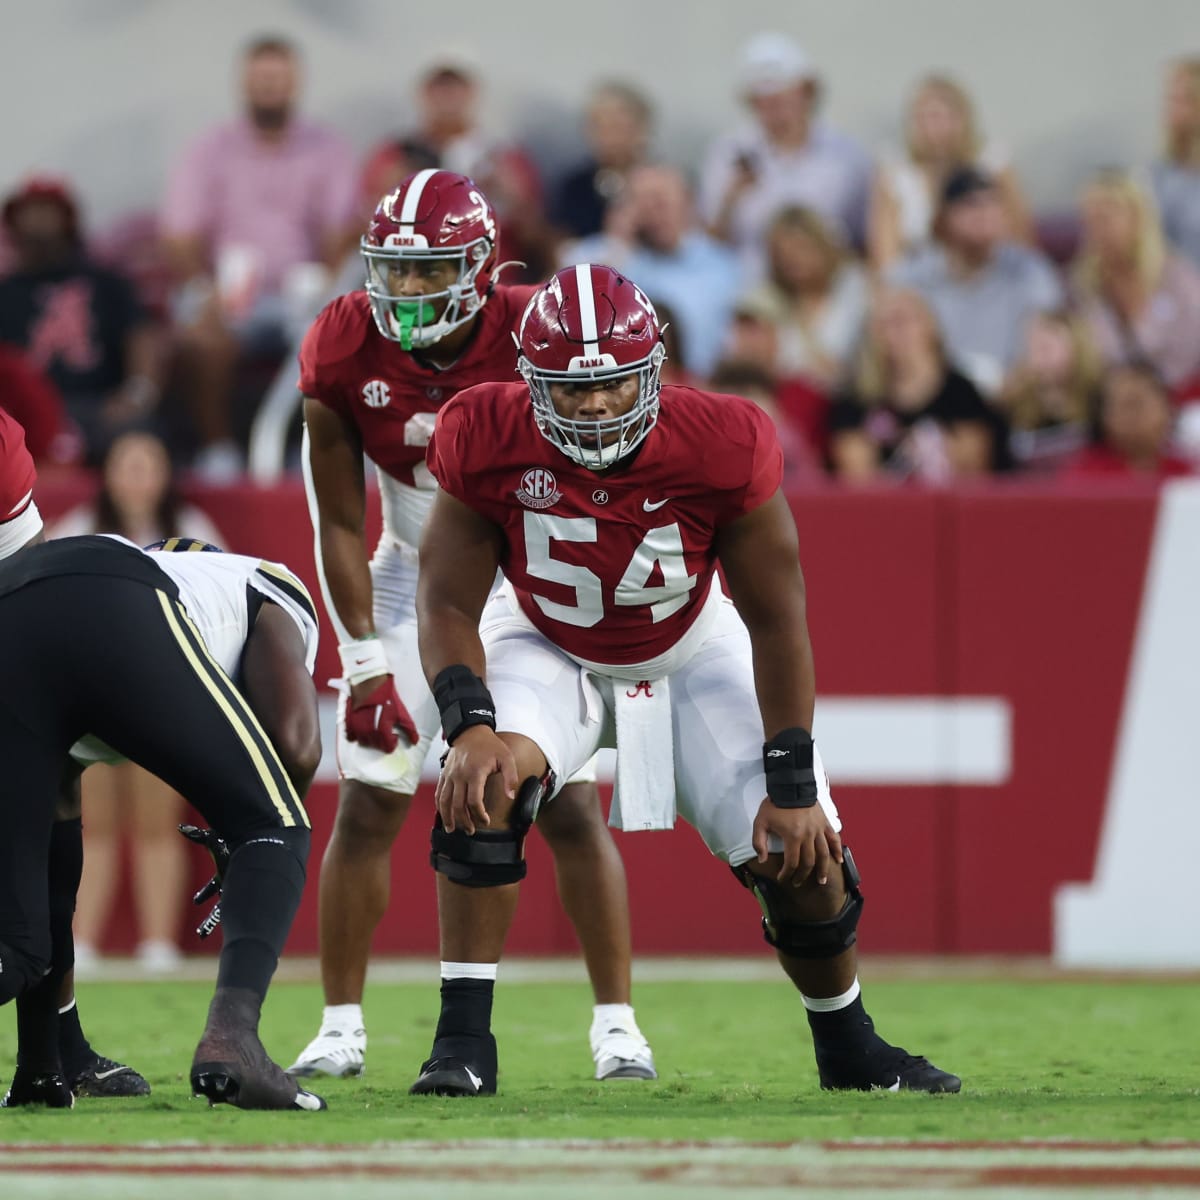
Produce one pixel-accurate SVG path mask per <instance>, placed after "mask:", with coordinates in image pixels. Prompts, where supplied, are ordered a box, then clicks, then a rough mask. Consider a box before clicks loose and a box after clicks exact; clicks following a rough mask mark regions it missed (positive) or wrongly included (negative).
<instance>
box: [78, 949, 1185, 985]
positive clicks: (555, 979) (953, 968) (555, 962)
mask: <svg viewBox="0 0 1200 1200" xmlns="http://www.w3.org/2000/svg"><path fill="white" fill-rule="evenodd" d="M862 964H863V965H862V970H863V974H864V975H866V976H868V977H869V978H870V979H871V980H872V982H874V983H880V982H885V981H889V980H913V979H919V980H933V981H940V982H945V981H947V980H959V979H975V980H985V981H986V980H1004V981H1009V982H1012V981H1014V980H1020V981H1022V982H1027V983H1045V982H1052V983H1064V982H1067V983H1069V982H1072V981H1079V982H1087V983H1104V982H1128V981H1130V980H1145V981H1152V982H1162V983H1165V984H1170V985H1173V986H1175V985H1177V986H1181V987H1194V986H1196V985H1197V984H1200V973H1197V972H1196V971H1195V970H1176V971H1171V970H1158V969H1155V970H1149V971H1147V970H1106V971H1095V970H1091V969H1083V970H1080V969H1067V968H1063V967H1060V966H1058V965H1056V964H1055V963H1054V962H1053V961H1052V960H1051V959H1049V958H1046V957H1037V956H1028V957H1022V956H1015V955H1013V956H1008V955H1001V956H995V955H959V956H956V957H953V958H946V957H938V956H936V955H934V956H921V955H898V956H889V955H874V954H868V955H864V956H863V958H862ZM216 971H217V957H216V955H215V954H202V955H194V956H190V957H187V958H185V959H184V960H183V962H182V963H180V964H179V966H178V967H176V968H175V969H174V970H172V972H171V982H193V983H211V982H212V981H213V980H214V979H215V978H216ZM633 971H634V976H635V977H636V979H637V981H638V983H639V984H642V983H778V982H781V981H782V978H783V976H782V975H781V973H780V970H779V966H778V964H777V963H776V962H775V960H774V958H772V957H771V955H770V954H768V953H767V952H766V950H765V948H764V950H763V953H761V954H753V953H752V954H746V955H725V956H721V955H694V956H684V957H678V958H670V957H639V958H636V959H635V960H634V964H633ZM147 978H148V976H147V974H146V969H145V967H143V966H142V965H141V963H140V962H139V961H138V960H137V959H136V958H116V957H114V958H102V959H100V961H99V962H97V963H95V964H93V965H91V966H89V968H88V972H87V980H88V982H102V983H141V982H145V981H146V980H147ZM155 978H156V979H160V978H161V976H155ZM319 978H320V967H319V963H318V960H317V959H316V958H315V957H312V956H306V955H286V956H285V957H283V958H281V959H280V960H279V969H278V971H276V973H275V979H276V980H277V981H278V982H280V983H312V982H314V981H316V980H318V979H319ZM500 979H501V980H502V981H503V982H504V983H506V984H522V983H578V984H580V985H583V984H586V983H587V981H588V978H587V970H586V968H585V967H584V964H583V962H582V960H581V959H580V958H578V957H575V958H556V957H546V958H543V957H540V956H539V957H536V958H521V957H513V958H505V960H504V962H503V964H502V965H501V967H500ZM437 981H438V963H437V959H436V956H435V955H433V954H430V955H427V956H424V957H407V956H406V957H391V958H384V957H379V958H372V960H371V983H372V984H373V985H375V984H377V985H379V986H381V987H382V986H385V985H397V984H409V983H419V984H430V985H432V986H436V984H437Z"/></svg>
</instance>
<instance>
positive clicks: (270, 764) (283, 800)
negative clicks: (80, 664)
mask: <svg viewBox="0 0 1200 1200" xmlns="http://www.w3.org/2000/svg"><path fill="white" fill-rule="evenodd" d="M155 594H156V595H157V596H158V602H159V605H160V606H161V607H162V610H163V614H164V615H165V616H166V618H167V624H168V625H169V626H170V628H171V632H172V633H173V634H174V635H175V640H176V641H177V642H178V643H179V646H180V648H181V649H182V650H183V653H184V655H185V657H186V658H187V660H188V662H189V663H190V664H191V666H192V669H193V670H194V671H195V673H196V675H197V676H199V678H200V679H201V681H202V682H203V683H204V686H205V687H206V688H207V689H208V691H209V692H210V694H211V695H212V697H213V699H214V700H216V702H217V704H218V706H219V707H220V709H221V711H222V712H223V713H224V714H225V717H226V719H227V720H228V721H229V724H230V725H231V726H232V727H233V730H234V732H235V733H236V734H237V736H238V740H239V741H240V742H241V743H242V745H243V746H244V747H245V748H246V752H247V754H248V755H249V756H250V761H251V762H252V763H253V764H254V767H255V769H256V770H257V772H258V776H259V778H260V779H261V780H262V783H263V786H264V787H265V788H266V791H267V795H268V796H270V798H271V803H272V804H274V806H275V809H276V811H277V812H278V813H279V815H280V817H281V818H282V819H283V824H284V826H285V827H289V828H290V827H292V826H294V825H297V824H303V825H305V826H306V827H307V826H308V816H307V814H306V813H305V811H304V806H303V805H302V804H301V803H300V800H299V798H298V797H297V795H296V792H295V789H294V788H293V787H292V784H291V780H289V779H288V777H287V773H286V772H285V771H284V769H283V765H282V764H281V763H280V761H279V756H278V755H277V754H276V753H275V748H274V746H272V745H271V740H270V738H268V737H267V735H266V734H265V733H264V732H263V729H262V727H261V726H260V725H259V723H258V718H257V717H255V715H254V713H253V712H252V711H251V710H250V707H249V706H248V705H247V704H246V701H245V699H244V698H243V697H242V696H241V694H240V693H239V692H238V690H237V689H236V688H235V687H234V686H233V685H232V684H231V683H230V682H229V679H228V677H227V676H226V675H225V672H224V671H223V670H222V669H221V667H220V665H219V664H218V663H217V662H216V661H214V659H213V657H212V655H211V654H210V653H209V652H208V647H207V646H206V645H205V644H204V639H203V638H202V637H201V636H200V634H199V632H198V631H197V629H196V627H195V625H193V624H192V620H191V618H190V617H189V616H188V615H187V613H186V612H185V611H184V610H183V608H182V607H176V606H175V604H174V602H173V601H172V600H171V598H170V597H169V596H168V595H167V594H166V593H165V592H162V591H157V590H156V592H155ZM281 784H282V786H281Z"/></svg>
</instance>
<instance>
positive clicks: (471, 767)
mask: <svg viewBox="0 0 1200 1200" xmlns="http://www.w3.org/2000/svg"><path fill="white" fill-rule="evenodd" d="M493 775H499V776H500V777H501V779H502V780H503V783H504V793H505V795H506V796H508V797H509V799H512V798H513V797H514V796H515V795H516V794H517V783H518V782H519V781H518V779H517V762H516V759H515V758H513V754H512V751H511V750H510V749H509V748H508V746H507V745H506V744H505V742H504V741H503V739H502V738H500V737H498V736H497V735H496V734H495V733H494V732H493V730H492V729H490V728H489V727H488V726H487V725H472V726H471V727H470V728H468V729H464V730H463V731H462V733H460V734H459V735H458V737H456V738H455V739H454V745H453V746H451V747H450V749H449V750H448V751H446V756H445V757H444V758H443V759H442V773H441V774H440V775H439V776H438V782H437V791H436V792H435V794H434V798H435V800H436V801H437V808H438V815H439V816H440V817H441V818H442V824H443V825H444V826H445V827H446V830H447V831H448V832H450V833H453V832H454V831H455V830H456V829H461V830H462V831H463V832H464V833H467V834H472V833H474V832H475V829H476V827H477V826H486V825H490V824H491V821H492V819H491V817H490V816H489V815H488V810H487V804H486V803H485V800H484V796H485V793H486V789H487V782H488V780H489V779H490V778H491V777H492V776H493Z"/></svg>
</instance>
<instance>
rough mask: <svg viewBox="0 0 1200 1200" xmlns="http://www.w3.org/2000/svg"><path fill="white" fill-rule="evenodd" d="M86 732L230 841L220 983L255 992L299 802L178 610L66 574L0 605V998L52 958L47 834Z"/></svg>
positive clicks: (288, 897)
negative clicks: (72, 754)
mask: <svg viewBox="0 0 1200 1200" xmlns="http://www.w3.org/2000/svg"><path fill="white" fill-rule="evenodd" d="M85 734H94V735H96V736H98V737H100V738H102V739H103V740H104V741H105V742H107V743H108V744H109V745H110V746H112V747H113V749H115V750H117V751H118V752H119V753H121V754H123V755H125V756H126V757H127V758H129V759H132V760H133V761H134V762H137V763H140V764H141V765H142V766H144V767H146V768H147V769H149V770H150V771H152V772H153V773H154V774H155V775H158V776H159V777H161V778H162V779H164V780H165V781H166V782H167V783H168V784H170V785H171V786H172V787H173V788H175V789H176V790H177V791H179V792H180V793H181V794H182V795H183V796H185V797H186V798H187V799H188V801H189V802H190V803H191V804H192V805H193V806H194V807H195V808H196V809H197V810H198V811H199V812H200V813H201V814H202V815H203V816H204V817H205V819H206V820H207V821H208V822H209V824H210V825H212V827H213V828H214V829H216V830H217V831H218V832H219V833H220V834H221V835H222V836H223V837H225V839H226V840H227V841H228V842H229V844H230V847H231V848H232V849H233V850H234V853H233V856H232V859H231V861H230V865H229V870H228V872H227V874H226V878H225V891H224V897H223V903H222V915H223V927H224V931H225V934H224V948H223V950H222V954H221V966H220V975H219V980H218V982H219V983H224V984H230V985H233V986H242V987H251V988H253V989H254V990H255V991H258V992H259V993H260V994H261V993H265V991H266V986H267V983H268V982H269V980H270V976H271V974H272V973H273V971H274V969H275V964H276V962H277V960H278V956H279V952H280V951H281V949H282V947H283V942H284V940H285V939H286V936H287V933H288V930H289V929H290V927H291V922H292V919H293V917H294V916H295V911H296V907H297V905H298V904H299V900H300V892H301V890H302V888H303V884H304V874H305V865H306V863H307V858H308V848H309V826H308V818H307V816H306V814H305V812H304V808H303V805H302V804H301V802H300V800H299V798H298V797H297V795H296V792H295V790H294V789H293V787H292V784H291V782H290V780H289V779H288V776H287V773H286V772H285V771H284V769H283V767H282V765H281V764H280V762H279V759H278V756H277V755H276V753H275V750H274V748H273V747H272V745H271V743H270V741H269V739H268V738H267V737H266V735H265V734H264V733H263V731H262V729H261V728H260V726H259V724H258V721H257V720H256V719H255V717H254V715H253V713H252V712H251V710H250V708H249V706H248V705H247V704H246V701H245V700H244V699H243V698H242V696H241V694H240V693H239V692H238V691H237V689H236V688H235V687H234V686H233V684H232V683H231V682H230V681H229V679H228V677H227V676H226V675H225V674H224V672H223V671H222V670H221V669H220V667H219V666H217V664H216V663H215V662H214V661H213V660H212V658H211V657H210V656H209V654H208V651H207V648H206V647H205V645H204V643H203V641H202V639H201V638H200V636H199V634H198V633H197V632H196V629H195V627H194V626H193V625H192V623H191V621H190V619H189V618H188V616H187V613H186V612H185V610H184V609H183V607H182V605H181V604H180V603H179V602H178V600H176V599H174V598H172V596H171V595H170V594H169V592H168V591H166V590H160V589H158V588H155V587H151V586H149V585H148V584H146V583H145V582H135V581H133V580H126V579H121V578H114V577H109V576H94V577H85V576H78V575H76V576H56V577H51V578H46V579H40V580H36V581H34V582H32V583H30V584H28V585H26V586H25V587H23V588H21V589H19V590H18V591H15V592H12V593H9V594H8V595H3V596H0V1003H4V1002H6V1001H8V1000H11V999H12V998H13V997H14V996H17V995H19V994H20V993H21V992H22V991H24V990H26V989H27V988H29V987H32V986H33V985H35V984H36V983H37V982H38V980H39V979H40V978H41V977H42V975H43V974H44V973H45V972H46V970H47V969H48V967H49V964H50V957H51V945H50V911H49V900H48V889H47V856H48V852H49V845H50V830H51V825H52V822H53V817H54V808H55V801H56V798H57V795H58V791H59V785H60V780H61V777H62V775H63V770H64V766H65V765H66V763H67V758H68V751H69V750H70V747H71V746H72V745H73V744H74V743H75V742H76V741H77V740H78V739H79V738H80V737H82V736H83V735H85ZM231 973H232V975H231Z"/></svg>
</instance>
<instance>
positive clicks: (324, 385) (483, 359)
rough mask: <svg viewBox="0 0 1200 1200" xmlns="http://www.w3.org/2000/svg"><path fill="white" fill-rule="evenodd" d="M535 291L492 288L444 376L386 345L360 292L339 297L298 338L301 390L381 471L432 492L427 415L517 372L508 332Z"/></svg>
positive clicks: (429, 417)
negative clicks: (353, 434) (346, 428)
mask: <svg viewBox="0 0 1200 1200" xmlns="http://www.w3.org/2000/svg"><path fill="white" fill-rule="evenodd" d="M536 290H537V289H536V288H532V287H497V288H496V289H495V291H494V292H493V294H492V295H491V297H489V299H488V302H487V303H486V304H485V305H484V306H483V308H481V309H480V310H479V324H478V326H477V327H476V329H475V336H474V338H473V339H472V340H471V342H470V344H469V345H468V346H467V348H466V350H465V351H464V352H463V354H462V357H461V358H460V359H459V360H458V361H457V362H456V363H454V364H453V365H452V366H449V367H446V368H445V369H444V370H439V369H438V368H437V367H434V366H431V365H429V364H428V363H425V362H423V361H422V360H421V359H420V358H418V357H417V356H416V355H415V354H412V353H409V352H407V351H405V350H402V349H401V348H400V347H399V345H397V344H396V343H395V342H391V341H388V339H387V338H385V337H384V336H383V335H382V334H381V333H380V332H379V330H378V329H377V328H376V327H375V320H374V318H373V317H372V316H371V303H370V301H369V300H368V298H367V294H366V292H363V291H360V292H349V293H347V294H346V295H344V296H339V297H338V298H337V299H336V300H333V301H331V302H330V303H329V304H327V305H326V306H325V308H324V309H323V310H322V311H321V313H320V314H319V315H318V317H317V319H316V320H315V321H314V322H313V324H312V327H311V328H310V329H309V331H308V333H307V334H306V335H305V337H304V342H303V344H302V345H301V347H300V380H299V384H298V386H299V388H300V391H301V392H303V394H304V395H305V396H312V397H313V398H314V399H316V400H320V401H321V403H323V404H326V405H328V406H329V407H330V408H332V409H333V410H334V412H337V413H339V414H341V415H342V416H343V417H347V418H348V419H349V420H351V421H353V422H354V424H355V425H356V426H357V427H358V430H359V433H360V434H361V435H362V441H363V449H364V450H365V451H366V453H367V457H368V458H370V460H371V461H372V462H373V463H375V465H376V466H377V467H379V468H380V470H382V471H385V472H386V473H387V474H388V475H390V476H391V477H392V478H393V479H397V480H399V481H400V482H401V483H406V484H409V485H410V486H413V487H432V483H431V481H429V480H428V478H422V476H424V474H425V470H424V467H425V446H426V444H427V443H428V441H429V435H430V433H431V432H432V429H433V417H432V415H431V414H433V413H436V412H437V410H438V409H439V408H440V407H441V406H442V405H443V404H444V403H445V402H446V400H448V399H449V398H450V397H451V396H453V395H454V394H455V393H456V392H458V391H461V390H462V389H463V388H467V387H471V386H473V385H474V384H477V383H495V382H497V381H499V380H507V379H511V378H512V377H513V376H514V375H515V374H516V370H517V366H516V364H517V352H516V348H515V347H514V345H513V340H512V337H511V334H512V332H513V330H514V329H515V328H516V326H517V322H518V321H519V320H520V318H521V314H522V312H524V310H525V306H526V304H528V303H529V298H530V296H532V295H533V293H534V292H535V291H536ZM414 472H416V476H415V477H414Z"/></svg>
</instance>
